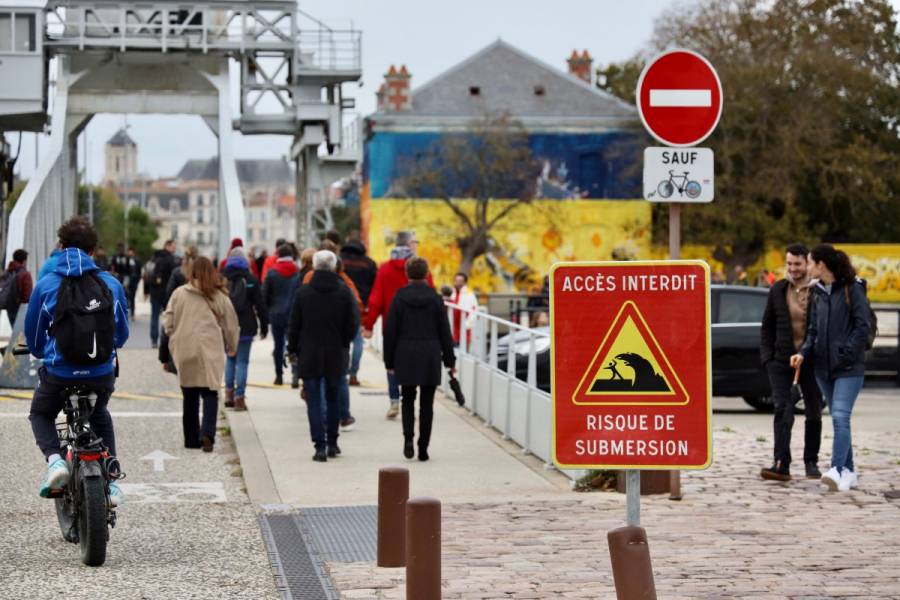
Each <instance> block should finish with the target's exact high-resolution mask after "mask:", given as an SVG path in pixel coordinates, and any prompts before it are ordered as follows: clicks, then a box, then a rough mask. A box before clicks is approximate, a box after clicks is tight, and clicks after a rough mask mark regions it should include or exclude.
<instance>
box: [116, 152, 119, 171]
mask: <svg viewBox="0 0 900 600" xmlns="http://www.w3.org/2000/svg"><path fill="white" fill-rule="evenodd" d="M118 172H119V157H118V156H117V157H116V173H118Z"/></svg>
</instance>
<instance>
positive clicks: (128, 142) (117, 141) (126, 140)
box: [106, 127, 137, 146]
mask: <svg viewBox="0 0 900 600" xmlns="http://www.w3.org/2000/svg"><path fill="white" fill-rule="evenodd" d="M106 145H107V146H137V144H135V143H134V140H133V139H131V136H129V135H128V132H127V131H125V128H124V127H123V128H122V129H120V130H118V131H117V132H116V134H115V135H114V136H112V137H111V138H109V141H107V142H106Z"/></svg>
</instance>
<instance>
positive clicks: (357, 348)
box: [350, 327, 365, 377]
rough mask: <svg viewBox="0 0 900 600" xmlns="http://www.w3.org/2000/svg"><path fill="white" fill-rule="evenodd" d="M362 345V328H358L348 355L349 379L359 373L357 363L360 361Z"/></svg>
mask: <svg viewBox="0 0 900 600" xmlns="http://www.w3.org/2000/svg"><path fill="white" fill-rule="evenodd" d="M364 344H365V342H364V341H363V336H362V328H361V327H360V329H359V331H357V332H356V337H355V338H353V351H352V353H351V354H350V376H351V377H356V374H357V373H359V361H360V360H362V353H363V347H364Z"/></svg>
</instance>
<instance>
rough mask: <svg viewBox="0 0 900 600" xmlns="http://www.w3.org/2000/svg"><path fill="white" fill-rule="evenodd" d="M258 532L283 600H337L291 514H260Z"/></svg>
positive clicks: (326, 577)
mask: <svg viewBox="0 0 900 600" xmlns="http://www.w3.org/2000/svg"><path fill="white" fill-rule="evenodd" d="M259 522H260V529H262V533H263V538H264V539H265V542H266V546H267V548H268V551H269V559H270V561H271V563H272V570H273V571H274V572H275V582H276V585H277V587H278V589H279V591H280V592H281V594H282V597H283V598H285V600H337V598H338V594H337V593H336V592H335V590H334V587H333V586H332V585H331V582H330V580H329V579H328V576H327V575H326V574H325V572H324V565H323V564H322V563H321V561H319V560H316V559H314V558H313V556H312V553H311V552H310V550H309V547H308V546H307V543H306V541H305V540H304V536H303V534H302V533H301V528H300V524H299V522H298V519H297V516H296V515H294V514H262V515H260V517H259Z"/></svg>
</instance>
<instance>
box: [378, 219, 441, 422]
mask: <svg viewBox="0 0 900 600" xmlns="http://www.w3.org/2000/svg"><path fill="white" fill-rule="evenodd" d="M418 246H419V241H418V240H417V239H416V234H415V232H413V231H401V232H400V233H398V234H397V243H396V246H395V247H394V248H393V249H392V250H391V258H390V260H388V261H387V262H385V263H384V264H382V265H381V266H380V267H379V268H378V273H377V274H376V276H375V283H374V284H373V285H372V292H371V293H370V294H369V307H368V310H367V311H366V318H365V321H364V326H363V327H364V329H363V337H365V338H370V337H372V329H373V328H374V327H375V322H376V321H377V320H378V319H379V318H381V319H382V320H383V319H384V318H385V317H386V316H387V312H388V309H389V308H390V307H391V302H392V301H393V300H394V295H395V294H396V293H397V290H399V289H400V288H402V287H403V286H405V285H406V284H407V283H409V279H408V278H407V277H406V261H407V259H408V258H409V257H411V256H415V253H416V249H417V248H418ZM427 282H428V285H429V287H432V288H433V287H434V282H433V281H432V280H431V273H428V278H427ZM382 330H383V325H382ZM387 381H388V397H389V399H390V401H391V406H390V408H388V412H387V418H388V419H394V418H396V417H397V414H398V413H399V412H400V388H399V387H398V386H397V380H396V378H395V377H394V374H393V373H391V372H388V373H387Z"/></svg>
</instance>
